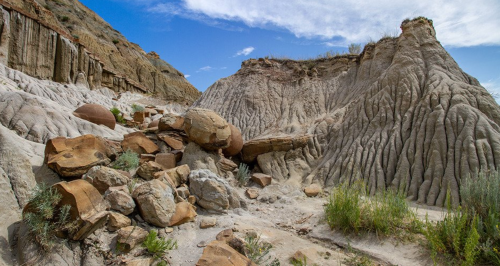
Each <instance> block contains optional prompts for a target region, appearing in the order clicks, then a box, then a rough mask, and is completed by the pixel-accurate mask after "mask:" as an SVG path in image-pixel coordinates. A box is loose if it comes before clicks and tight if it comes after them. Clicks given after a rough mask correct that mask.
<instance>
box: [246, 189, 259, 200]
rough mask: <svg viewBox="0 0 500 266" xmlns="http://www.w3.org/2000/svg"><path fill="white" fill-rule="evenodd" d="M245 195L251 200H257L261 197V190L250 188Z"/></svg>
mask: <svg viewBox="0 0 500 266" xmlns="http://www.w3.org/2000/svg"><path fill="white" fill-rule="evenodd" d="M245 194H246V195H247V197H248V198H249V199H256V198H257V197H258V196H259V190H257V189H256V188H248V189H247V190H246V191H245Z"/></svg>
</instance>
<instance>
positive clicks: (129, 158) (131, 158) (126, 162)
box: [113, 149, 139, 171]
mask: <svg viewBox="0 0 500 266" xmlns="http://www.w3.org/2000/svg"><path fill="white" fill-rule="evenodd" d="M138 166H139V155H138V154H137V153H135V152H133V151H132V150H130V149H129V150H127V151H126V152H124V153H122V155H120V157H118V159H116V161H115V162H114V164H113V168H115V169H122V170H124V171H130V170H131V169H134V168H137V167H138Z"/></svg>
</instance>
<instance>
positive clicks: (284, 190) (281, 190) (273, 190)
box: [257, 184, 304, 204]
mask: <svg viewBox="0 0 500 266" xmlns="http://www.w3.org/2000/svg"><path fill="white" fill-rule="evenodd" d="M298 198H304V193H303V192H302V191H301V190H300V189H299V188H297V187H296V186H294V185H291V184H271V185H269V186H267V187H265V188H263V189H262V190H261V191H260V192H259V196H258V197H257V200H258V201H260V202H264V203H270V204H273V203H277V202H281V203H288V204H292V203H293V200H294V199H298Z"/></svg>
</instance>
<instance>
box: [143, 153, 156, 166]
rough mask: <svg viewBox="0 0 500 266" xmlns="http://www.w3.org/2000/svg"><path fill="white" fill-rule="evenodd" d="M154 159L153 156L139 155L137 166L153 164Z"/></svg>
mask: <svg viewBox="0 0 500 266" xmlns="http://www.w3.org/2000/svg"><path fill="white" fill-rule="evenodd" d="M155 159H156V156H155V155H154V154H141V156H140V158H139V164H143V163H146V162H154V161H155Z"/></svg>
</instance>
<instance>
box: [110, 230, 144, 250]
mask: <svg viewBox="0 0 500 266" xmlns="http://www.w3.org/2000/svg"><path fill="white" fill-rule="evenodd" d="M147 236H148V232H147V231H146V230H144V229H142V228H140V227H138V226H127V227H123V228H121V229H120V230H118V237H117V242H118V243H119V244H120V247H121V249H122V250H123V251H130V250H131V249H133V248H134V247H135V246H136V245H138V244H141V243H142V242H144V240H145V239H146V237H147Z"/></svg>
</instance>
